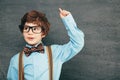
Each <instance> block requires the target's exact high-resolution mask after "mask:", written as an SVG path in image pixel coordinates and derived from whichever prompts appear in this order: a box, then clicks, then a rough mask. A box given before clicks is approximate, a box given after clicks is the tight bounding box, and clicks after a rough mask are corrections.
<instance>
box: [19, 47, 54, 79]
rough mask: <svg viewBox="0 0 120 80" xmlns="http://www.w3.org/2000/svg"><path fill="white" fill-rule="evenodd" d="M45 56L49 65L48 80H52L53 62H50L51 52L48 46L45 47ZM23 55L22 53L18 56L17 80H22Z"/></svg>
mask: <svg viewBox="0 0 120 80" xmlns="http://www.w3.org/2000/svg"><path fill="white" fill-rule="evenodd" d="M46 50H47V55H48V64H49V80H53V61H52V50H51V47H50V46H46ZM23 54H24V52H23V51H22V52H21V53H20V54H19V64H18V65H19V75H18V77H19V80H24V67H23Z"/></svg>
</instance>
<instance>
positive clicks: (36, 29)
mask: <svg viewBox="0 0 120 80" xmlns="http://www.w3.org/2000/svg"><path fill="white" fill-rule="evenodd" d="M30 29H31V30H32V32H33V33H35V34H39V33H41V32H42V29H41V27H39V26H26V25H25V26H24V28H23V32H25V33H28V32H29V31H30Z"/></svg>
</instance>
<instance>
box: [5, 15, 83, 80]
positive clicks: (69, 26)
mask: <svg viewBox="0 0 120 80" xmlns="http://www.w3.org/2000/svg"><path fill="white" fill-rule="evenodd" d="M62 21H63V23H64V25H65V27H66V30H67V32H68V35H69V37H70V41H69V42H68V43H66V44H64V45H57V44H55V45H51V49H52V56H53V79H54V80H59V77H60V73H61V68H62V64H63V63H64V62H66V61H68V60H70V59H71V58H72V57H74V56H75V55H76V54H77V53H79V51H81V49H82V48H83V46H84V34H83V32H82V31H81V30H80V29H78V28H77V25H76V23H75V21H74V19H73V17H72V15H71V14H69V15H68V16H66V17H64V18H62ZM44 49H45V53H44V54H39V53H38V52H34V54H31V55H30V56H29V57H26V56H25V55H24V56H23V59H24V76H25V80H49V66H48V56H47V53H46V46H44ZM18 57H19V53H18V54H16V55H15V56H13V57H12V59H11V61H10V66H9V70H8V74H7V79H8V80H18V62H19V61H18Z"/></svg>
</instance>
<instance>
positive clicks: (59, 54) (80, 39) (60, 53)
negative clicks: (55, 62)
mask: <svg viewBox="0 0 120 80" xmlns="http://www.w3.org/2000/svg"><path fill="white" fill-rule="evenodd" d="M59 11H60V13H59V14H60V17H61V19H62V21H63V24H64V25H65V28H66V30H67V32H68V36H69V37H70V41H69V42H68V43H67V44H64V45H53V46H52V51H53V52H55V53H54V54H53V55H54V56H56V57H55V58H59V60H61V61H62V62H65V61H67V60H69V59H71V58H72V57H74V56H75V55H76V54H77V53H79V51H81V49H82V48H83V46H84V34H83V32H82V31H81V30H80V29H78V27H77V25H76V23H75V21H74V19H73V17H72V15H71V13H70V12H69V11H66V10H62V9H61V8H59Z"/></svg>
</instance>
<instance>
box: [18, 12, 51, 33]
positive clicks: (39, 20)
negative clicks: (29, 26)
mask: <svg viewBox="0 0 120 80" xmlns="http://www.w3.org/2000/svg"><path fill="white" fill-rule="evenodd" d="M26 22H28V23H34V24H37V25H38V26H40V27H41V29H42V32H43V34H44V35H47V34H48V31H49V28H50V23H49V22H48V19H47V18H46V16H45V14H44V13H42V12H38V11H36V10H32V11H30V12H27V13H26V14H25V15H24V16H23V17H22V18H21V24H20V25H19V28H20V31H21V32H23V28H24V25H25V23H26Z"/></svg>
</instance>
